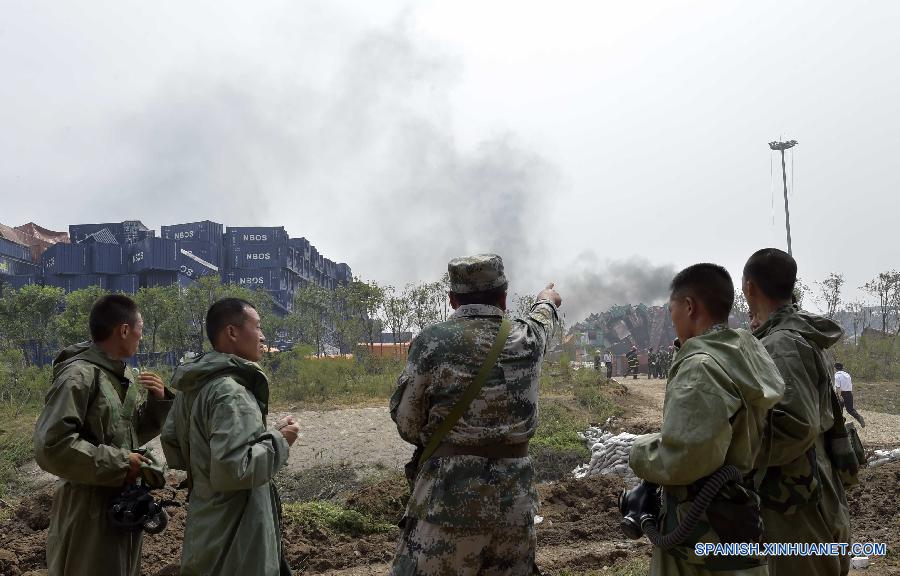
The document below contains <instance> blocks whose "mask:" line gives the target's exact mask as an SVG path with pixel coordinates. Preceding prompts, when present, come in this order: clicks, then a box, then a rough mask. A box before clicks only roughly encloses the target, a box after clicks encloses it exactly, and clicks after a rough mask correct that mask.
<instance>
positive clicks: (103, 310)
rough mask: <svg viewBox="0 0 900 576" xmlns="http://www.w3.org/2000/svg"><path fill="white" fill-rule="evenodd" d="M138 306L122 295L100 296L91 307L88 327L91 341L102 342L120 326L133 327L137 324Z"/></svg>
mask: <svg viewBox="0 0 900 576" xmlns="http://www.w3.org/2000/svg"><path fill="white" fill-rule="evenodd" d="M137 314H138V305H137V304H136V303H135V301H134V300H132V299H131V298H129V297H128V296H125V295H123V294H107V295H106V296H101V297H100V298H98V299H97V301H96V302H94V305H93V306H92V307H91V315H90V317H89V318H88V326H89V328H90V331H91V340H93V341H94V342H103V341H105V340H106V339H107V338H109V337H110V336H112V333H113V331H114V330H115V329H116V328H118V327H119V326H121V325H122V324H128V325H129V326H134V325H135V323H136V322H137Z"/></svg>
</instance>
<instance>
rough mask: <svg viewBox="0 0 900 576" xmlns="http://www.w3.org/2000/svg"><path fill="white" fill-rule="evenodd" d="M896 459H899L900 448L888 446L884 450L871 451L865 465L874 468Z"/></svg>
mask: <svg viewBox="0 0 900 576" xmlns="http://www.w3.org/2000/svg"><path fill="white" fill-rule="evenodd" d="M898 461H900V448H894V449H890V448H888V449H886V450H875V451H874V452H872V455H871V456H869V459H868V460H867V461H866V465H867V466H871V467H872V468H875V467H876V466H881V465H882V464H887V463H888V462H898Z"/></svg>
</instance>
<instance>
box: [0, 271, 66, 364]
mask: <svg viewBox="0 0 900 576" xmlns="http://www.w3.org/2000/svg"><path fill="white" fill-rule="evenodd" d="M64 303H65V293H64V292H63V291H62V289H60V288H54V287H50V286H37V285H31V286H23V287H22V288H21V289H20V290H13V291H6V292H4V295H3V297H2V298H0V335H2V342H3V343H6V344H7V345H8V346H9V347H13V348H17V349H18V350H21V351H22V354H23V355H24V357H25V361H26V362H27V363H28V364H41V363H43V361H44V359H45V357H46V356H47V355H48V354H49V353H50V351H51V350H52V349H53V347H54V346H55V345H56V343H57V341H58V338H57V334H56V321H55V318H56V316H57V315H58V314H59V313H60V312H61V311H62V309H63V305H64Z"/></svg>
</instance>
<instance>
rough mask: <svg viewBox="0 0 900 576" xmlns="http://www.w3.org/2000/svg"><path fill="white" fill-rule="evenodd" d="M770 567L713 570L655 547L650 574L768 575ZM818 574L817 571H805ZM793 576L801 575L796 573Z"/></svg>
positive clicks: (695, 575) (701, 575) (665, 575)
mask: <svg viewBox="0 0 900 576" xmlns="http://www.w3.org/2000/svg"><path fill="white" fill-rule="evenodd" d="M767 574H769V569H768V567H767V566H766V565H765V564H763V565H762V566H756V567H755V568H743V569H738V570H716V571H715V572H713V571H712V570H710V569H709V568H707V567H706V566H703V565H700V564H691V563H689V562H688V561H686V560H682V559H681V558H677V557H675V556H673V555H671V554H669V553H668V552H666V551H665V550H663V549H662V548H656V547H654V548H653V559H652V560H651V561H650V576H766V575H767ZM803 574H804V575H805V574H809V575H810V576H811V575H812V574H816V573H815V572H808V573H807V572H804V573H803ZM793 576H800V574H794V575H793Z"/></svg>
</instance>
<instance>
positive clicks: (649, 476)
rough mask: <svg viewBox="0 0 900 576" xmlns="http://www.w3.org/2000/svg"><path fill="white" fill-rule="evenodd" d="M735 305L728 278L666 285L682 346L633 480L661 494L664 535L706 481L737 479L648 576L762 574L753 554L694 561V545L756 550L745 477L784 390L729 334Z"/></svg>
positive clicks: (687, 278) (638, 445)
mask: <svg viewBox="0 0 900 576" xmlns="http://www.w3.org/2000/svg"><path fill="white" fill-rule="evenodd" d="M733 303H734V285H733V284H732V281H731V277H730V276H729V275H728V272H727V271H726V270H725V269H724V268H722V267H720V266H716V265H714V264H695V265H694V266H690V267H688V268H686V269H684V270H682V271H681V272H679V273H678V274H677V275H676V276H675V278H674V279H673V280H672V286H671V296H670V298H669V313H670V315H671V318H672V323H673V324H674V325H675V332H676V333H677V335H678V338H679V340H680V341H681V348H680V349H679V350H678V352H677V353H676V355H675V358H674V359H673V363H672V367H671V368H670V370H669V382H668V385H667V386H666V396H665V403H664V407H663V421H662V430H661V432H658V433H655V434H648V435H645V436H641V437H639V438H637V439H636V440H635V443H634V446H633V448H632V450H631V456H630V460H629V464H630V465H631V468H632V469H633V470H634V472H635V474H637V475H638V476H639V477H641V478H643V479H644V480H647V481H649V482H653V483H655V484H659V485H660V486H662V490H663V502H662V505H663V507H662V515H661V518H660V520H659V527H660V531H661V532H662V533H669V532H671V531H672V530H673V529H674V528H675V527H676V526H677V525H678V524H679V523H680V521H681V520H682V519H683V517H684V514H685V513H686V512H687V510H688V509H689V508H690V506H691V503H692V502H693V499H694V498H695V497H696V496H697V494H698V492H699V490H700V488H701V487H702V486H703V485H704V483H705V480H706V479H707V477H708V476H710V475H711V474H713V473H714V472H715V471H717V470H718V469H719V468H721V467H722V466H724V465H728V464H731V465H734V466H735V467H736V468H737V469H738V470H739V471H740V472H741V473H742V474H743V475H744V478H745V481H744V482H743V483H741V484H734V483H732V484H727V485H726V486H725V487H724V488H723V489H722V491H721V492H720V493H719V495H718V496H717V497H716V499H715V500H714V501H713V503H712V505H711V506H710V507H709V508H708V509H707V511H706V513H704V514H703V516H702V517H701V520H700V523H699V525H698V527H697V529H695V530H694V531H693V532H692V533H691V534H690V535H689V536H688V538H687V540H685V541H684V542H682V543H681V545H679V546H675V547H672V548H669V549H666V550H664V549H662V548H659V547H655V548H654V549H653V559H652V563H651V574H653V575H657V576H668V575H673V574H674V575H692V574H721V575H724V574H731V575H745V574H746V575H750V574H753V575H765V574H767V568H766V564H765V559H764V558H762V557H759V556H725V557H722V556H702V557H701V556H698V555H696V554H695V553H694V545H695V544H697V543H709V544H716V543H720V542H754V541H756V542H758V541H759V539H760V538H761V536H762V534H761V528H760V526H759V498H758V497H757V496H756V494H755V493H754V492H753V491H752V485H751V484H752V483H751V481H750V478H751V477H752V471H753V469H754V465H755V463H756V461H757V457H758V455H759V452H760V448H761V446H762V441H763V436H764V429H765V426H766V415H767V413H768V412H769V410H770V409H771V408H772V406H774V405H775V404H776V403H777V402H778V401H779V400H780V399H781V396H782V394H783V391H784V382H783V381H782V379H781V376H780V375H779V374H778V370H777V368H776V367H775V364H774V363H773V362H772V359H771V358H769V355H768V354H767V353H766V351H765V349H764V348H763V347H762V345H760V343H759V342H758V341H757V340H756V339H755V338H754V337H753V336H752V335H751V334H750V333H749V332H746V331H744V330H732V329H730V328H728V327H727V322H728V315H729V313H730V311H731V307H732V305H733Z"/></svg>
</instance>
